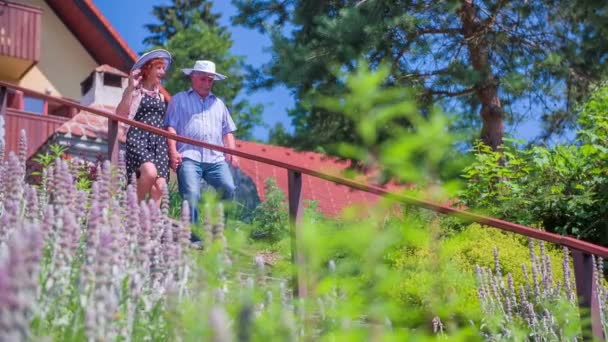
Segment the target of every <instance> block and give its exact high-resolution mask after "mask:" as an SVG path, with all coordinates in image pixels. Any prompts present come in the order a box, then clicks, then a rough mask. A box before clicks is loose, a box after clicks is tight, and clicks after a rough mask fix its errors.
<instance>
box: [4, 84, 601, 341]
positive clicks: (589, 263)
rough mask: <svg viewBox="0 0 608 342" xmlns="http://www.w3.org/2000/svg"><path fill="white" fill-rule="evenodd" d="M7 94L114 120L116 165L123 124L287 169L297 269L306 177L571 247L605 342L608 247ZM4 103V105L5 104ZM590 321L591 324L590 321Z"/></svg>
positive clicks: (587, 304)
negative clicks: (602, 286)
mask: <svg viewBox="0 0 608 342" xmlns="http://www.w3.org/2000/svg"><path fill="white" fill-rule="evenodd" d="M7 89H13V90H17V91H22V92H24V93H25V94H31V95H32V96H36V97H40V98H43V99H45V100H47V101H54V102H57V103H60V104H62V105H65V106H67V107H71V108H75V109H78V110H84V111H87V112H89V113H93V114H96V115H99V116H102V117H104V118H107V119H108V138H109V141H108V159H109V160H110V161H111V162H112V163H114V164H115V163H116V162H117V161H118V151H119V150H118V148H119V143H118V139H117V138H118V123H119V122H122V123H125V124H128V125H130V126H134V127H138V128H141V129H145V130H148V131H150V132H153V133H156V134H158V135H162V136H164V137H166V138H168V139H173V140H176V141H180V142H183V143H187V144H191V145H196V146H200V147H204V148H208V149H212V150H216V151H220V152H224V153H228V154H232V155H236V156H239V157H242V158H247V159H251V160H255V161H258V162H261V163H266V164H270V165H274V166H276V167H281V168H284V169H286V170H287V172H288V198H289V215H290V218H291V226H292V257H293V261H294V263H296V265H297V264H300V263H301V262H302V260H303V255H302V254H301V253H300V251H301V249H300V248H299V246H298V242H299V241H301V239H300V235H301V231H300V225H299V224H298V223H299V222H300V220H301V214H302V197H301V194H302V175H303V174H306V175H309V176H313V177H318V178H321V179H324V180H328V181H331V182H334V183H337V184H341V185H346V186H348V187H351V188H354V189H358V190H361V191H366V192H369V193H372V194H376V195H380V196H383V197H387V198H390V199H393V200H395V201H397V202H400V203H404V204H409V205H414V206H418V207H422V208H426V209H429V210H432V211H435V212H438V213H442V214H449V215H453V216H457V217H459V218H462V219H464V220H468V221H471V222H476V223H479V224H482V225H486V226H490V227H494V228H498V229H501V230H504V231H509V232H513V233H516V234H519V235H523V236H528V237H531V238H534V239H538V240H543V241H547V242H551V243H555V244H558V245H561V246H564V247H568V248H569V249H570V250H571V251H572V257H573V260H574V273H575V281H576V291H577V295H578V297H579V307H580V308H581V317H583V320H582V321H583V322H585V321H589V322H590V323H591V326H590V327H587V328H584V329H583V333H584V337H585V338H590V335H589V333H592V334H593V336H594V337H596V338H600V339H604V335H603V328H602V323H601V317H600V306H599V301H598V298H597V289H596V284H595V281H594V274H595V269H594V267H593V259H592V256H593V255H595V256H599V257H602V258H608V248H607V247H604V246H599V245H595V244H592V243H589V242H585V241H582V240H578V239H575V238H572V237H568V236H562V235H558V234H554V233H549V232H546V231H541V230H538V229H535V228H532V227H527V226H523V225H520V224H516V223H512V222H507V221H503V220H499V219H496V218H492V217H488V216H483V215H479V214H475V213H471V212H468V211H465V210H461V209H457V208H452V207H449V206H445V205H441V204H437V203H433V202H430V201H426V200H422V199H418V198H414V197H409V196H405V195H401V194H396V193H392V192H389V191H387V190H385V189H382V188H380V187H377V186H374V185H369V184H364V183H360V182H357V181H354V180H351V179H347V178H343V177H339V176H335V175H330V174H326V173H322V172H319V171H317V170H313V169H310V168H307V167H304V166H297V165H292V164H290V163H287V162H285V161H281V160H277V159H273V158H267V157H262V156H258V155H254V154H250V153H246V152H242V151H239V150H233V149H230V148H226V147H223V146H218V145H213V144H208V143H205V142H202V141H199V140H194V139H190V138H186V137H182V136H179V135H176V134H171V133H169V132H167V131H165V130H163V129H159V128H156V127H153V126H149V125H146V124H143V123H140V122H138V121H132V120H129V119H127V118H125V117H122V116H118V115H115V114H113V113H110V112H107V111H103V110H100V109H96V108H91V107H87V106H83V105H80V104H78V103H75V102H72V101H69V100H65V99H60V98H56V97H53V96H49V95H44V94H41V93H37V92H34V91H31V90H29V89H25V88H22V87H19V86H15V85H12V84H10V83H5V82H1V81H0V106H2V107H0V116H2V115H4V113H5V111H6V105H5V98H6V96H3V94H6V93H7ZM3 100H4V105H2V104H3ZM296 269H297V271H296V272H297V274H296V275H295V281H296V286H297V294H298V295H299V296H302V297H305V296H306V295H307V292H306V291H307V289H306V278H305V274H303V273H302V270H301V269H300V268H298V267H296ZM585 318H588V319H587V320H585Z"/></svg>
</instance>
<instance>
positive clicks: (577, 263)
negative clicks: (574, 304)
mask: <svg viewBox="0 0 608 342" xmlns="http://www.w3.org/2000/svg"><path fill="white" fill-rule="evenodd" d="M572 259H573V261H574V278H575V281H576V295H577V296H578V306H579V311H580V315H581V322H582V330H583V331H582V332H583V340H585V341H591V340H593V339H594V338H595V339H597V340H598V341H603V340H604V330H603V327H602V321H601V318H600V305H599V299H598V298H597V284H596V283H595V277H594V275H595V271H596V270H595V269H594V267H593V257H592V256H591V255H590V254H587V253H583V252H580V251H576V250H573V251H572Z"/></svg>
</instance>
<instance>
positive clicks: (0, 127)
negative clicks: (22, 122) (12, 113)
mask: <svg viewBox="0 0 608 342" xmlns="http://www.w3.org/2000/svg"><path fill="white" fill-rule="evenodd" d="M7 97H8V89H7V88H6V87H3V86H0V145H2V146H5V148H6V134H5V130H4V123H5V122H6V100H7ZM2 150H4V148H3V149H2ZM3 160H4V156H0V162H1V161H3Z"/></svg>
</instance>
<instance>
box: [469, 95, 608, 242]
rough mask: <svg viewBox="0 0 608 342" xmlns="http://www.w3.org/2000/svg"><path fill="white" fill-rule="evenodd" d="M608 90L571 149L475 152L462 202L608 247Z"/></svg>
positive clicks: (592, 106) (582, 121) (585, 114)
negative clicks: (607, 217)
mask: <svg viewBox="0 0 608 342" xmlns="http://www.w3.org/2000/svg"><path fill="white" fill-rule="evenodd" d="M607 112H608V87H601V88H598V89H597V90H596V92H595V93H593V95H592V96H591V98H590V100H589V101H588V102H587V103H586V104H585V105H584V106H583V107H582V110H581V113H580V117H579V125H580V128H581V129H580V130H579V131H578V135H577V138H576V141H575V142H574V143H573V144H572V145H557V146H554V147H551V148H548V147H539V146H533V147H529V148H525V149H522V148H520V147H518V146H517V145H516V144H515V143H514V142H513V141H509V140H505V141H506V143H505V145H504V146H502V150H500V151H491V150H490V149H489V148H488V147H487V146H483V145H481V144H478V145H477V146H476V147H475V150H474V152H475V156H476V160H475V162H474V163H473V164H472V165H471V166H469V167H468V168H466V169H465V171H464V174H463V176H464V178H465V179H466V180H467V184H466V187H465V189H464V190H463V191H462V192H461V193H460V195H459V197H460V198H461V200H462V201H463V203H464V204H465V205H466V206H468V207H470V208H474V209H477V210H480V211H483V212H485V213H487V214H489V215H492V216H496V217H499V218H502V219H505V220H509V221H514V222H518V223H521V224H526V225H531V226H538V227H542V228H544V229H546V230H548V231H551V232H555V233H558V234H563V235H571V236H574V237H577V238H582V239H585V240H588V241H591V242H594V243H597V244H601V245H606V244H608V234H606V231H608V221H606V220H605V217H606V216H608V204H606V201H605V199H606V198H607V197H608V171H607V170H608V116H607V115H606V113H607Z"/></svg>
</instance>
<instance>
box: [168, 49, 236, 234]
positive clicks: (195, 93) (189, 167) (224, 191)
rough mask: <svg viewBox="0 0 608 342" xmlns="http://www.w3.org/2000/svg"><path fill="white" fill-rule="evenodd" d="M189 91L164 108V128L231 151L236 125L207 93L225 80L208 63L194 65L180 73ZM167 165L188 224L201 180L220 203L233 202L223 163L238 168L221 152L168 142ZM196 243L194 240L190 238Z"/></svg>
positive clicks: (231, 182)
mask: <svg viewBox="0 0 608 342" xmlns="http://www.w3.org/2000/svg"><path fill="white" fill-rule="evenodd" d="M182 72H183V73H184V74H185V75H186V76H188V77H190V81H191V85H192V87H191V88H190V89H188V90H187V91H182V92H179V93H177V94H175V95H174V96H173V97H172V99H171V101H170V103H169V106H168V107H167V113H166V115H165V127H166V128H167V130H168V131H169V132H171V133H175V134H178V135H181V136H184V137H188V138H192V139H197V140H201V141H204V142H206V143H210V144H214V145H220V146H222V145H223V146H226V147H228V148H235V139H234V135H233V133H232V132H234V131H235V130H236V125H235V124H234V121H233V120H232V117H231V116H230V112H228V109H227V108H226V105H225V104H224V102H222V100H220V99H219V98H218V97H216V96H215V95H214V94H213V93H212V92H211V89H212V88H213V82H215V81H220V80H224V79H226V76H224V75H222V74H219V73H216V72H215V64H214V63H213V62H211V61H196V63H194V67H192V68H191V69H182ZM168 143H169V144H168V145H169V165H170V167H171V168H172V169H173V170H174V171H176V172H177V181H178V185H179V193H180V194H181V196H182V198H183V199H184V200H186V201H187V202H188V206H189V207H190V221H191V222H192V223H196V222H198V202H199V200H200V198H201V179H205V181H206V182H207V183H208V184H209V185H211V186H213V187H214V188H215V189H216V190H217V191H218V192H219V193H220V194H221V195H222V199H227V200H233V199H234V191H235V186H234V180H233V178H232V174H231V173H230V169H229V167H228V164H227V162H229V163H230V164H232V165H233V166H234V167H237V166H238V165H239V160H238V157H236V156H232V155H224V154H223V153H222V152H218V151H213V150H210V149H206V148H202V147H197V146H193V145H189V144H184V143H180V142H177V143H176V141H173V140H169V141H168ZM192 238H193V241H197V240H198V238H197V237H196V236H194V235H193V236H192Z"/></svg>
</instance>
